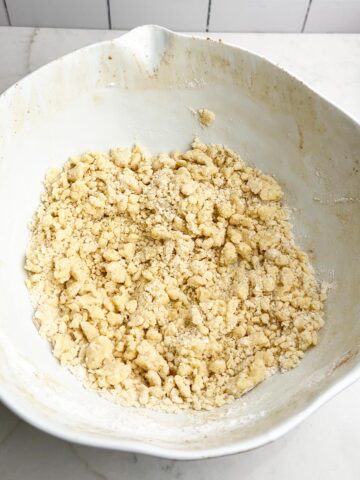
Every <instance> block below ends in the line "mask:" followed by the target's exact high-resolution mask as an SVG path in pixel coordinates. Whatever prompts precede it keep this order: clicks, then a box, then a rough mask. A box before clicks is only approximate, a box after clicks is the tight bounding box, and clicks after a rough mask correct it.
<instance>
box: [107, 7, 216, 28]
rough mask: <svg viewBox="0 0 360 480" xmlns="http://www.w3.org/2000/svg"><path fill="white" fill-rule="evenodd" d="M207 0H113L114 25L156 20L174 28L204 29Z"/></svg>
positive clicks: (134, 24) (124, 25)
mask: <svg viewBox="0 0 360 480" xmlns="http://www.w3.org/2000/svg"><path fill="white" fill-rule="evenodd" d="M208 4H209V2H208V0H110V12H111V24H112V28H119V29H122V30H124V29H129V28H133V27H137V26H139V25H144V24H157V25H162V26H163V27H167V28H170V29H172V30H182V31H188V32H191V31H205V30H206V21H207V14H208Z"/></svg>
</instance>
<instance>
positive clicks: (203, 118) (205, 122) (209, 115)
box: [196, 108, 215, 127]
mask: <svg viewBox="0 0 360 480" xmlns="http://www.w3.org/2000/svg"><path fill="white" fill-rule="evenodd" d="M196 113H197V115H198V119H199V122H200V125H201V126H202V127H209V126H210V125H212V124H213V123H214V122H215V113H214V112H212V111H211V110H208V109H207V108H201V109H200V110H197V112H196Z"/></svg>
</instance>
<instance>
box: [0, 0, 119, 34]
mask: <svg viewBox="0 0 360 480" xmlns="http://www.w3.org/2000/svg"><path fill="white" fill-rule="evenodd" d="M4 1H5V0H4ZM106 3H107V13H108V26H109V30H111V29H112V26H111V9H110V0H107V2H106Z"/></svg>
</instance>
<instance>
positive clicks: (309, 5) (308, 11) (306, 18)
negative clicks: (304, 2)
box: [301, 0, 313, 33]
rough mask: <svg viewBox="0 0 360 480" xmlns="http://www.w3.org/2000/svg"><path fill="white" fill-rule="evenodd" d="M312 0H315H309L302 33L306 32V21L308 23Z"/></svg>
mask: <svg viewBox="0 0 360 480" xmlns="http://www.w3.org/2000/svg"><path fill="white" fill-rule="evenodd" d="M312 2H313V0H309V3H308V6H307V9H306V13H305V18H304V22H303V24H302V27H301V33H304V31H305V27H306V23H307V20H308V17H309V13H310V9H311V5H312Z"/></svg>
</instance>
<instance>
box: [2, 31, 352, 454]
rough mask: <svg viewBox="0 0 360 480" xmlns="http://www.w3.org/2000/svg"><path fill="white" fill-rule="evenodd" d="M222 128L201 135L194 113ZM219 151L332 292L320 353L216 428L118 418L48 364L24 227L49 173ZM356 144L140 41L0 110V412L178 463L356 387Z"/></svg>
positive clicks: (241, 74)
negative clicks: (260, 190) (239, 163)
mask: <svg viewBox="0 0 360 480" xmlns="http://www.w3.org/2000/svg"><path fill="white" fill-rule="evenodd" d="M201 107H206V108H209V109H210V110H213V111H214V112H215V113H216V121H215V123H214V124H213V126H211V127H210V128H208V129H202V128H200V126H199V124H198V122H197V120H196V118H195V117H194V116H193V115H192V113H191V111H190V109H197V108H201ZM194 135H197V136H199V137H200V138H201V139H202V140H203V141H205V142H214V143H224V144H226V145H228V146H229V147H231V148H233V149H234V150H236V151H237V152H239V153H240V154H241V155H242V157H243V158H244V159H245V160H246V161H247V162H249V163H250V164H251V165H256V166H257V167H259V168H261V169H263V170H264V172H266V173H269V174H272V175H274V176H275V177H276V178H277V179H278V181H279V182H280V183H281V185H282V186H283V188H284V190H285V194H286V202H287V204H288V205H289V207H290V208H291V209H292V217H293V219H292V220H293V222H294V224H295V233H296V238H297V241H298V243H299V244H300V245H301V246H302V247H303V248H304V249H305V250H307V251H308V252H309V253H310V255H311V258H312V261H313V263H314V265H315V267H316V269H317V272H318V276H319V278H320V279H321V280H325V281H328V282H330V283H331V284H332V289H331V290H330V293H329V299H328V302H327V313H326V325H325V327H324V328H323V330H322V333H321V336H320V343H319V345H318V346H317V347H316V348H315V349H313V350H311V351H309V352H308V353H307V354H306V356H305V358H304V360H303V361H302V363H301V364H300V366H299V367H298V368H297V369H295V370H293V371H291V372H289V373H287V374H286V375H275V376H273V377H272V378H270V379H268V380H267V381H265V382H264V383H263V384H261V385H260V386H258V387H257V388H256V389H254V390H253V391H252V392H250V393H249V394H248V395H246V396H245V397H243V398H241V399H239V400H237V401H236V402H234V403H233V404H231V405H228V406H225V407H222V408H219V409H217V410H214V411H212V412H196V413H194V412H187V413H181V414H176V415H174V414H164V413H159V412H153V411H148V410H144V409H133V408H124V407H121V406H118V405H114V404H112V403H111V402H109V401H107V400H105V399H103V398H101V397H99V396H98V395H97V394H96V393H94V392H91V391H87V390H85V389H84V388H83V387H82V385H81V382H79V381H78V380H77V379H75V377H74V376H73V375H72V374H70V373H69V372H68V371H67V370H66V369H65V368H63V367H60V366H59V365H58V364H57V362H56V361H55V360H54V359H53V357H52V355H51V353H50V351H49V347H48V345H47V344H46V342H45V341H44V340H43V339H41V338H40V336H39V335H38V332H37V330H36V328H35V326H34V325H33V323H32V321H31V316H32V307H31V304H30V301H29V296H28V293H27V290H26V288H25V285H24V278H25V276H24V272H23V260H24V252H25V248H26V244H27V241H28V236H29V234H28V230H27V224H28V223H29V221H30V220H31V217H32V214H33V212H34V211H35V209H36V207H37V205H38V203H39V194H40V192H41V190H42V183H41V182H42V179H43V177H44V174H45V172H46V170H47V169H48V168H49V167H51V166H61V165H62V164H63V163H64V162H65V160H66V159H67V158H68V157H69V156H71V155H74V154H79V153H81V152H84V151H87V150H106V149H109V148H110V147H114V146H117V145H119V146H120V145H122V146H130V145H132V144H133V143H135V142H136V143H140V144H141V145H143V147H144V148H145V149H146V150H148V151H149V152H151V153H156V152H160V151H167V150H173V149H184V148H186V147H187V146H188V145H189V142H190V141H191V140H192V138H193V137H194ZM359 152H360V129H359V126H358V125H356V124H355V122H353V121H352V120H351V119H349V118H348V117H346V116H345V115H344V114H343V113H341V112H340V111H339V110H337V109H336V108H335V107H333V106H331V105H330V104H329V103H328V102H326V101H325V100H323V99H322V98H320V97H319V96H318V95H316V94H315V93H313V92H312V91H311V90H309V89H308V88H307V87H306V86H304V85H303V84H301V83H300V82H299V81H297V80H295V79H294V78H292V77H291V76H289V75H288V74H286V73H285V72H283V71H282V70H280V69H278V68H277V67H276V66H274V65H272V64H270V63H268V62H267V61H265V60H263V59H261V58H259V57H257V56H255V55H253V54H251V53H249V52H245V51H242V50H240V49H237V48H233V47H230V46H227V45H224V44H222V43H218V42H213V41H206V40H199V39H192V38H186V37H182V36H179V35H175V34H173V33H171V32H168V31H166V30H163V29H160V28H156V27H142V28H140V29H136V30H135V31H133V32H130V33H129V34H127V35H126V36H124V37H121V38H120V39H118V40H115V41H111V42H105V43H102V44H97V45H94V46H91V47H88V48H86V49H83V50H81V51H78V52H75V53H73V54H71V55H69V56H67V57H65V58H62V59H60V60H57V61H55V62H53V63H51V64H50V65H48V66H46V67H44V68H42V69H40V70H39V71H37V72H35V73H34V74H32V75H30V76H29V77H27V78H26V79H25V80H23V81H22V82H20V83H19V84H16V85H15V86H14V87H12V88H11V89H10V90H8V91H7V92H6V93H5V94H3V95H2V96H1V97H0V219H1V226H2V228H1V232H2V234H1V237H0V397H2V398H3V399H4V401H6V403H8V404H9V406H11V407H12V408H14V409H15V410H16V411H17V412H18V413H20V414H21V415H22V416H24V417H25V418H27V419H28V420H30V421H32V422H33V423H35V424H36V425H38V426H40V427H42V428H45V429H46V430H48V431H50V432H52V433H55V434H58V435H60V436H63V437H65V438H68V439H71V440H74V441H81V442H84V443H89V444H93V445H99V446H108V447H113V448H123V449H130V450H137V451H144V452H148V453H156V454H160V455H164V456H172V457H178V458H181V457H196V456H204V455H212V454H221V453H227V452H230V451H240V450H245V449H248V448H252V447H254V446H257V445H260V444H262V443H265V442H266V441H268V440H271V439H272V438H275V437H276V436H278V435H279V434H280V433H281V432H282V431H285V430H286V429H288V428H289V426H290V425H291V424H295V423H296V422H297V421H298V419H300V418H301V417H302V416H304V415H305V414H306V412H308V411H310V410H311V409H312V408H314V406H316V404H317V403H319V402H320V403H321V402H322V401H324V399H325V398H328V397H329V396H331V395H332V394H333V393H334V392H335V391H337V390H338V389H339V388H340V385H345V384H346V383H349V381H351V379H354V378H355V377H356V376H359V368H358V364H359V358H358V352H359V349H360V322H359V318H360V315H359V313H360V306H359V303H358V301H357V300H358V296H359V284H360V269H359V268H358V265H359V261H360V228H359V219H360V215H359V214H360V196H359V192H360V188H359V187H360V173H359V171H360V165H359V160H360V154H359Z"/></svg>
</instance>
